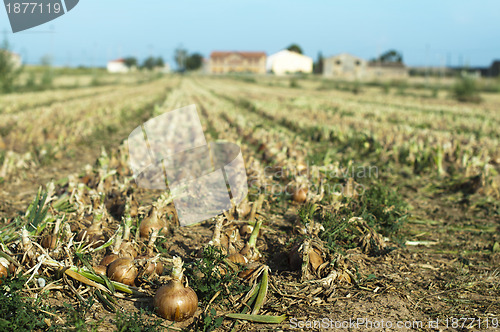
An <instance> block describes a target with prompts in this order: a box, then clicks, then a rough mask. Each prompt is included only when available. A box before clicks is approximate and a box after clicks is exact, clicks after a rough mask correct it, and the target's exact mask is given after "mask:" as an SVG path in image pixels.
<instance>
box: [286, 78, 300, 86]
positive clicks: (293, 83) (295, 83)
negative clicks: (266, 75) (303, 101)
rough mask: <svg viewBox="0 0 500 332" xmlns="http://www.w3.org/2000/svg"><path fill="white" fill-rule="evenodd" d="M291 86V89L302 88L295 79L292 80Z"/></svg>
mask: <svg viewBox="0 0 500 332" xmlns="http://www.w3.org/2000/svg"><path fill="white" fill-rule="evenodd" d="M289 85H290V87H291V88H300V85H299V82H298V81H297V80H296V79H295V78H292V79H291V80H290V83H289Z"/></svg>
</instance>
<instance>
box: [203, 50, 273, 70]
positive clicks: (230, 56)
mask: <svg viewBox="0 0 500 332" xmlns="http://www.w3.org/2000/svg"><path fill="white" fill-rule="evenodd" d="M209 72H210V73H212V74H226V73H254V74H265V73H266V53H264V52H238V51H229V52H219V51H217V52H212V53H211V54H210V62H209Z"/></svg>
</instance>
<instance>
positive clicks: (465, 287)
mask: <svg viewBox="0 0 500 332" xmlns="http://www.w3.org/2000/svg"><path fill="white" fill-rule="evenodd" d="M353 91H354V90H353ZM353 91H350V90H349V89H345V88H339V86H338V84H337V85H336V84H332V83H331V82H326V83H325V82H322V81H320V80H313V79H298V81H295V80H294V81H293V84H292V82H291V81H289V80H288V79H282V80H278V79H268V78H258V77H257V78H256V79H254V78H252V79H248V78H241V77H210V76H189V75H186V76H166V77H163V78H159V79H157V80H154V81H145V82H139V83H137V84H123V85H122V84H114V85H107V86H97V87H86V88H77V89H61V90H52V91H47V92H34V93H27V94H18V95H17V94H11V95H5V96H0V119H1V121H0V240H1V241H0V249H1V253H0V255H1V258H0V263H1V264H2V265H0V275H1V276H2V277H5V278H4V279H2V284H1V285H0V330H12V329H14V330H23V329H24V330H37V331H45V330H55V331H58V330H78V331H90V330H92V329H95V330H97V331H108V330H119V331H146V330H150V331H153V330H167V329H169V330H174V331H178V330H187V331H189V330H193V331H210V330H218V331H230V330H233V331H258V330H276V331H279V330H284V331H287V330H293V329H294V328H297V329H298V328H299V327H302V329H304V328H309V327H310V326H313V325H314V324H315V323H314V321H316V327H314V328H312V327H311V328H310V329H309V330H319V328H318V325H317V324H318V321H321V322H323V324H329V325H328V326H326V325H321V326H322V327H323V328H327V327H330V328H331V329H332V330H335V329H337V330H341V329H342V328H343V326H339V325H336V326H337V327H335V325H334V326H333V327H332V324H342V323H343V322H345V321H346V322H349V320H351V321H356V320H358V322H362V321H359V320H360V319H365V320H370V321H372V322H379V323H380V322H382V321H383V322H384V323H385V324H386V325H383V326H382V327H383V328H384V329H385V330H396V324H397V323H398V322H400V323H402V324H403V327H404V326H406V328H407V329H409V330H419V331H432V330H439V329H442V330H446V325H443V324H448V328H449V329H450V330H451V329H453V330H466V329H473V330H483V329H485V330H486V329H488V328H491V327H492V326H495V324H496V326H497V327H499V326H500V323H499V322H498V320H499V319H500V300H499V299H500V236H499V234H500V224H499V223H500V217H499V215H500V175H499V172H500V149H499V141H500V131H499V130H498V128H499V127H500V94H498V93H497V94H493V93H488V94H486V93H484V94H483V95H482V99H483V101H482V102H481V103H479V104H473V103H459V102H457V101H455V100H454V99H452V98H451V97H450V96H449V93H448V92H447V91H439V92H438V93H436V94H435V95H432V94H431V93H430V92H429V91H426V90H422V89H415V90H409V91H406V92H405V93H399V92H398V91H397V90H396V89H395V88H394V89H387V88H385V90H384V89H382V88H381V87H377V86H368V85H366V86H361V88H360V89H357V90H356V91H354V92H355V93H354V92H353ZM191 104H195V105H196V107H197V110H198V114H199V117H200V119H201V121H202V125H203V129H204V132H205V136H206V139H207V141H212V142H213V141H227V142H233V143H237V144H238V145H239V146H240V147H241V150H242V154H243V158H244V160H245V167H246V172H247V179H248V188H249V190H248V197H247V199H246V200H245V201H243V202H242V203H241V204H240V205H239V206H238V207H236V208H235V209H232V210H230V211H227V212H226V213H224V214H223V215H220V216H218V217H216V218H212V219H209V220H206V221H204V222H202V223H199V224H195V225H191V226H187V227H180V226H178V219H177V215H176V210H175V208H174V206H173V203H172V195H171V193H169V192H168V191H167V192H164V191H160V190H146V189H142V188H139V187H137V185H136V183H135V181H134V179H133V177H132V172H131V170H130V168H129V166H128V163H127V161H128V151H127V144H126V138H127V137H128V135H129V134H130V132H131V131H132V130H133V129H134V128H136V127H137V126H139V125H141V124H142V123H143V122H145V121H147V120H148V119H150V118H153V117H155V116H158V115H160V114H163V113H165V112H168V111H171V110H175V109H177V108H180V107H183V106H187V105H191ZM39 188H41V189H39ZM153 219H154V220H153ZM152 220H153V221H154V227H151V230H150V229H146V226H147V225H146V224H147V223H151V221H152ZM141 225H142V226H143V227H141ZM158 225H160V226H158ZM155 227H156V228H155ZM109 254H116V255H118V256H121V257H122V259H123V260H125V261H127V260H128V263H129V264H130V265H129V266H126V267H122V268H123V269H124V270H126V272H127V273H129V272H130V273H131V275H130V274H128V275H127V276H126V277H123V276H121V273H118V272H116V273H114V272H112V271H110V270H111V267H112V265H113V263H111V264H110V265H108V267H107V268H106V267H105V266H103V265H104V264H105V263H104V262H101V260H102V259H103V257H104V256H106V255H109ZM174 257H180V258H181V259H182V261H183V262H184V269H185V271H184V273H183V274H184V277H185V278H184V279H183V281H185V280H188V284H189V286H188V287H190V288H191V289H192V290H193V291H194V292H195V293H196V295H197V298H198V302H197V303H196V301H195V300H194V303H193V299H192V297H190V298H189V299H187V300H190V301H191V303H188V304H187V305H185V307H183V308H181V310H186V315H187V313H188V312H189V311H190V308H188V307H189V306H191V307H193V306H194V307H195V308H196V306H197V308H196V311H195V313H194V316H193V317H189V318H187V319H186V320H184V321H181V322H172V321H169V320H166V319H164V318H161V317H160V316H159V315H157V313H155V305H154V304H153V297H154V296H155V293H156V292H157V290H158V289H159V288H160V287H161V286H162V285H164V284H166V283H168V282H169V280H170V279H171V278H172V277H171V274H172V272H173V274H174V278H175V275H177V276H178V273H176V271H177V272H178V269H175V268H174V269H173V265H176V266H177V265H178V264H179V261H178V259H173V258H174ZM160 265H162V266H163V268H160ZM2 267H4V269H3V270H2V269H1V268H2ZM4 270H5V271H4ZM119 274H120V275H119ZM181 274H182V273H181ZM120 281H121V282H120ZM181 287H184V285H181ZM165 301H168V299H166V300H165ZM20 307H23V308H25V310H20ZM237 314H244V315H251V316H238V315H237ZM187 316H189V315H187ZM325 318H326V319H328V322H326V321H325V320H324V319H325ZM438 319H439V328H437V329H435V328H434V327H433V326H432V325H429V322H431V321H436V320H438ZM447 319H448V320H447ZM452 319H458V321H452ZM464 319H468V320H467V321H466V322H465V324H464V325H463V326H462V324H463V323H464ZM388 322H391V324H392V327H391V326H389V325H387V324H388ZM419 322H420V323H419ZM486 322H488V324H489V327H488V328H486V325H485V324H486ZM454 323H457V324H459V325H453V326H452V324H454ZM300 324H303V325H300ZM308 324H309V325H308ZM408 324H410V325H408ZM344 326H345V325H344ZM364 327H367V326H366V325H360V326H359V327H358V328H364ZM368 327H369V326H368ZM375 327H376V325H375ZM346 330H347V328H346ZM397 330H404V329H397Z"/></svg>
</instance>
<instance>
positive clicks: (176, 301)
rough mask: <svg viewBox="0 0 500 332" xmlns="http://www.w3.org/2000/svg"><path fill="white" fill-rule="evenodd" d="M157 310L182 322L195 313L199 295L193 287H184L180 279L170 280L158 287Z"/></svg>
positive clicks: (162, 315) (161, 314) (169, 318)
mask: <svg viewBox="0 0 500 332" xmlns="http://www.w3.org/2000/svg"><path fill="white" fill-rule="evenodd" d="M154 306H155V308H156V312H157V313H158V314H159V315H160V316H161V317H163V318H165V319H168V320H171V321H175V322H182V321H184V320H186V319H188V318H190V317H192V316H193V315H194V313H195V312H196V309H197V308H198V296H197V295H196V293H195V292H194V291H193V290H192V289H191V287H184V285H183V284H182V282H180V281H179V280H175V279H173V280H170V281H169V282H168V283H167V284H166V285H163V286H161V287H160V289H158V291H157V292H156V295H155V297H154Z"/></svg>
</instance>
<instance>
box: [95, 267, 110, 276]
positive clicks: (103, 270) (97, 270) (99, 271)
mask: <svg viewBox="0 0 500 332" xmlns="http://www.w3.org/2000/svg"><path fill="white" fill-rule="evenodd" d="M106 270H107V269H106V267H105V266H104V265H97V266H94V271H95V273H97V274H100V275H103V276H105V275H106Z"/></svg>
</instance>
